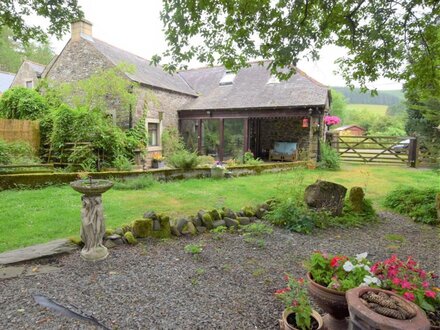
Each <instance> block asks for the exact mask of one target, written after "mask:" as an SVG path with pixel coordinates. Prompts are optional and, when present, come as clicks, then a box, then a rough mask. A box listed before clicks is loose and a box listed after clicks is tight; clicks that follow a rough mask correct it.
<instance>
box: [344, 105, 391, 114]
mask: <svg viewBox="0 0 440 330" xmlns="http://www.w3.org/2000/svg"><path fill="white" fill-rule="evenodd" d="M347 108H348V110H349V111H350V110H356V111H362V112H370V113H373V114H377V115H381V116H384V115H385V113H386V111H387V108H388V106H387V105H382V104H354V103H353V104H347Z"/></svg>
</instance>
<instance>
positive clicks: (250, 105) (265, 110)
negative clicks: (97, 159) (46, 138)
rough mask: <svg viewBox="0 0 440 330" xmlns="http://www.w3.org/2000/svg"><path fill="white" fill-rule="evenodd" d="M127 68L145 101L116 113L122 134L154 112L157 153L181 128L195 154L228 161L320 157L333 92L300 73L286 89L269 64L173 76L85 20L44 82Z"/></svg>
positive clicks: (149, 123)
mask: <svg viewBox="0 0 440 330" xmlns="http://www.w3.org/2000/svg"><path fill="white" fill-rule="evenodd" d="M120 63H128V64H131V65H134V67H135V70H136V71H135V72H134V73H126V76H127V79H131V80H133V81H135V82H137V83H138V84H139V87H138V88H136V90H135V91H134V92H135V93H136V94H137V96H138V101H137V105H136V107H135V109H130V110H131V111H127V109H120V108H118V107H117V106H115V107H114V108H113V109H110V110H111V113H112V116H113V118H114V121H115V122H116V123H117V124H118V125H119V126H121V127H123V128H128V125H129V123H130V122H131V121H130V120H129V114H130V113H131V114H132V115H133V119H134V122H136V121H137V120H139V118H141V117H142V115H143V114H144V111H145V110H147V119H146V128H147V129H148V132H149V137H150V142H149V143H150V146H149V148H148V151H149V152H150V153H151V152H160V151H161V150H162V148H161V134H162V132H163V130H164V128H166V127H176V128H177V127H178V128H179V131H180V132H181V134H182V136H183V138H184V141H185V143H186V145H187V146H188V148H190V149H193V150H195V151H198V152H199V153H200V154H206V155H212V156H214V157H216V158H217V159H221V160H223V159H228V158H231V157H236V156H238V155H240V154H241V155H242V154H243V152H245V151H247V150H251V151H252V152H253V153H254V154H255V155H256V156H259V157H263V158H265V157H267V156H268V154H269V150H270V149H272V148H273V146H274V143H275V142H295V143H297V145H298V147H299V148H300V149H303V150H307V151H308V152H309V156H310V157H316V151H317V150H318V149H319V137H323V136H324V126H325V125H323V117H324V115H325V114H326V113H327V112H328V111H329V107H330V101H331V99H330V91H329V89H328V87H326V86H324V85H322V84H320V83H318V82H317V81H315V80H314V79H312V78H311V77H309V76H307V75H306V74H305V73H304V72H302V71H300V70H297V72H296V74H294V75H293V76H292V77H291V78H290V79H289V80H287V81H281V82H280V81H278V79H276V77H272V76H271V75H270V72H269V71H268V70H267V65H268V64H269V62H268V61H264V62H261V63H260V62H255V63H251V64H250V67H248V68H245V69H242V70H240V71H239V72H238V73H236V74H235V73H233V72H229V71H227V70H226V69H225V68H224V67H209V68H201V69H195V70H187V71H181V72H178V73H176V74H173V75H171V74H169V73H166V72H165V71H163V70H162V68H161V67H160V66H153V65H151V63H150V62H149V61H148V60H146V59H143V58H141V57H139V56H136V55H133V54H131V53H129V52H127V51H124V50H122V49H119V48H117V47H115V46H112V45H109V44H107V43H106V42H104V41H101V40H99V39H97V38H95V37H93V34H92V24H91V23H90V22H88V21H86V20H81V21H79V22H75V23H73V24H72V29H71V39H70V40H69V42H68V43H67V44H66V46H65V47H64V49H63V50H62V52H61V53H60V54H59V55H58V56H57V57H56V58H55V59H54V60H53V61H52V62H51V63H50V64H49V65H48V66H47V67H46V69H45V70H44V72H43V77H44V78H48V79H49V80H54V81H59V82H71V81H78V80H81V79H86V78H88V77H90V75H91V74H93V73H96V72H98V71H100V70H104V69H107V68H111V67H114V66H116V65H118V64H120ZM150 95H154V99H155V100H156V101H155V102H152V101H151V99H152V98H151V97H150ZM146 105H147V106H146Z"/></svg>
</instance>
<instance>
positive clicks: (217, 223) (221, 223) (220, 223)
mask: <svg viewBox="0 0 440 330" xmlns="http://www.w3.org/2000/svg"><path fill="white" fill-rule="evenodd" d="M212 225H213V226H214V228H218V227H222V226H223V227H224V226H226V223H225V220H216V221H214V222H213V224H212Z"/></svg>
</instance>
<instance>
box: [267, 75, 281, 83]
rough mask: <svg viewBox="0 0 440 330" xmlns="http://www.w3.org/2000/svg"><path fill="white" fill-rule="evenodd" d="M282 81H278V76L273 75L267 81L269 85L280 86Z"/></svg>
mask: <svg viewBox="0 0 440 330" xmlns="http://www.w3.org/2000/svg"><path fill="white" fill-rule="evenodd" d="M279 83H280V80H279V79H278V77H277V76H273V75H271V76H270V78H269V80H268V81H267V84H279Z"/></svg>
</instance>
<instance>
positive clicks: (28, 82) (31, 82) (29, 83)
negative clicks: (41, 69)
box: [26, 80, 34, 88]
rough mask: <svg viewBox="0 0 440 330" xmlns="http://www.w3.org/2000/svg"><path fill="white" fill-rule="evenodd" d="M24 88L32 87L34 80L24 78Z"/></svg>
mask: <svg viewBox="0 0 440 330" xmlns="http://www.w3.org/2000/svg"><path fill="white" fill-rule="evenodd" d="M26 88H34V82H33V81H32V80H26Z"/></svg>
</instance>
